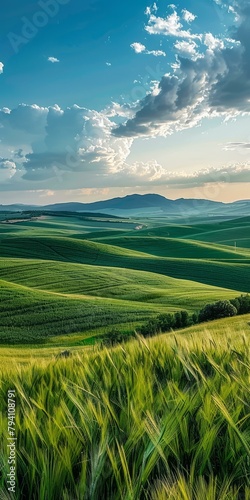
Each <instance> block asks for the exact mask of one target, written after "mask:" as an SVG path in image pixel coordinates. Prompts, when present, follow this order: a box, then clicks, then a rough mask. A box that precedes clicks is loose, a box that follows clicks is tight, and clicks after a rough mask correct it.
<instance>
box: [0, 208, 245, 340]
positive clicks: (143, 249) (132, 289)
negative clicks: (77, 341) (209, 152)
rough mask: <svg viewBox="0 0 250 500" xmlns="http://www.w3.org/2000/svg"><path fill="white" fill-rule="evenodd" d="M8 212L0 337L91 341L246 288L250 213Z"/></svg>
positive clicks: (0, 234) (0, 254) (1, 248)
mask: <svg viewBox="0 0 250 500" xmlns="http://www.w3.org/2000/svg"><path fill="white" fill-rule="evenodd" d="M14 217H15V218H13V216H10V214H8V217H7V216H6V217H5V218H4V217H3V220H2V223H1V224H0V280H1V281H0V294H1V303H0V323H1V333H0V342H2V343H15V344H22V343H26V344H27V343H36V342H39V343H43V342H45V343H48V339H50V338H52V337H54V336H60V335H65V334H68V335H69V334H71V335H76V334H77V335H82V339H83V341H84V342H86V343H88V342H89V341H90V340H89V339H91V338H92V339H93V338H98V335H99V333H98V332H100V331H101V332H103V331H104V332H108V331H109V329H112V328H113V327H114V326H116V327H119V328H120V329H122V330H123V331H127V325H128V323H129V324H130V325H131V328H132V329H133V328H134V327H136V325H140V324H141V323H142V322H143V321H145V320H147V319H149V318H150V317H152V316H154V315H156V314H160V313H164V312H176V311H178V310H183V309H185V310H187V311H188V312H190V313H192V312H196V311H198V310H199V309H201V308H202V307H203V306H204V305H205V304H206V303H208V302H213V301H216V300H219V299H230V298H234V297H235V296H237V295H238V294H240V293H246V292H248V291H249V289H250V286H249V283H250V265H249V264H250V250H249V248H248V247H247V245H246V244H245V246H244V244H242V246H241V242H242V241H243V243H244V241H245V240H246V239H247V235H248V234H249V230H250V218H247V217H246V218H241V219H235V220H231V221H222V222H217V223H215V222H214V221H213V220H211V221H209V220H208V222H207V224H204V223H202V224H201V223H200V222H197V221H196V220H194V222H193V223H192V224H189V225H181V224H180V225H178V224H176V223H174V224H173V223H171V222H168V220H167V219H166V218H164V219H157V218H156V219H155V218H151V219H148V218H147V219H121V218H120V219H119V218H110V217H109V216H103V215H102V216H100V215H96V216H94V215H89V214H86V215H84V214H76V213H72V214H66V215H65V214H57V215H55V214H51V215H48V214H46V215H43V214H41V213H38V214H34V212H32V216H30V218H29V217H28V218H27V219H26V217H25V220H23V214H19V215H18V216H17V215H14ZM225 235H226V236H225ZM224 238H231V239H227V240H226V241H227V243H228V244H225V240H224ZM236 240H237V242H238V246H236V248H235V241H236ZM230 242H231V244H230Z"/></svg>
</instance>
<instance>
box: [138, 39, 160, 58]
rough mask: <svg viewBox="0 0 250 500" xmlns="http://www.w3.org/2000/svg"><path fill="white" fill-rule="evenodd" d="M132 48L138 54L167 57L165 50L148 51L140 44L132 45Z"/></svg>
mask: <svg viewBox="0 0 250 500" xmlns="http://www.w3.org/2000/svg"><path fill="white" fill-rule="evenodd" d="M130 47H131V48H132V49H133V50H134V51H135V53H136V54H148V55H152V56H155V57H160V56H163V57H165V56H166V52H164V51H163V50H147V49H146V47H145V45H143V44H142V43H139V42H134V43H131V45H130Z"/></svg>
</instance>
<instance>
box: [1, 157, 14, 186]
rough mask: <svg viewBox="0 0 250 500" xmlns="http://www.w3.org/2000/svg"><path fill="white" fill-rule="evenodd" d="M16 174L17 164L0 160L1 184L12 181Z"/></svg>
mask: <svg viewBox="0 0 250 500" xmlns="http://www.w3.org/2000/svg"><path fill="white" fill-rule="evenodd" d="M15 173H16V164H15V163H14V162H13V161H11V160H8V159H5V158H0V182H4V181H6V180H9V179H11V177H13V175H14V174H15Z"/></svg>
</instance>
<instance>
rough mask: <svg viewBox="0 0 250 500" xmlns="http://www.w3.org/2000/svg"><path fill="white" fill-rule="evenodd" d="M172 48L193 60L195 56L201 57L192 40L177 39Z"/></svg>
mask: <svg viewBox="0 0 250 500" xmlns="http://www.w3.org/2000/svg"><path fill="white" fill-rule="evenodd" d="M174 48H175V49H176V50H177V52H178V53H180V54H181V55H183V56H187V57H191V58H192V59H193V60H195V59H197V57H201V55H200V54H199V52H198V51H197V48H198V45H197V43H195V42H194V40H192V41H187V40H178V41H177V42H176V43H175V44H174Z"/></svg>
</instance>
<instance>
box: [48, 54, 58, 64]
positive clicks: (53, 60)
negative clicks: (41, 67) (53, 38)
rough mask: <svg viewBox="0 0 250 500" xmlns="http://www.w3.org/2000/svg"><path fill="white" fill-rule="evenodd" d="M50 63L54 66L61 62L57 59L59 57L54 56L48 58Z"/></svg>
mask: <svg viewBox="0 0 250 500" xmlns="http://www.w3.org/2000/svg"><path fill="white" fill-rule="evenodd" d="M48 61H49V62H51V63H53V64H54V63H59V62H60V61H59V59H57V57H52V56H50V57H48Z"/></svg>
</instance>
